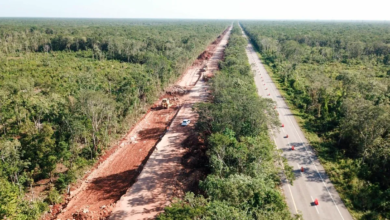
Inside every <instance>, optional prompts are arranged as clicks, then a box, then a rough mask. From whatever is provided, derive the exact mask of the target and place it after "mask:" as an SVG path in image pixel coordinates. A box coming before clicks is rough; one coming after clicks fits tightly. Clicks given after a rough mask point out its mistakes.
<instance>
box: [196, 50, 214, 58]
mask: <svg viewBox="0 0 390 220" xmlns="http://www.w3.org/2000/svg"><path fill="white" fill-rule="evenodd" d="M212 56H213V54H212V53H211V52H210V51H208V50H206V51H203V53H201V54H200V55H199V56H198V59H199V60H209V59H210V58H211V57H212Z"/></svg>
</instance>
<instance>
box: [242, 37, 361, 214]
mask: <svg viewBox="0 0 390 220" xmlns="http://www.w3.org/2000/svg"><path fill="white" fill-rule="evenodd" d="M243 34H244V33H243ZM244 36H245V34H244ZM245 37H246V36H245ZM246 53H247V56H248V59H249V63H250V64H251V65H252V69H253V71H254V72H255V83H256V87H257V90H258V94H259V95H260V96H262V97H265V98H271V99H272V100H274V101H275V102H276V103H277V107H276V110H277V111H278V112H279V119H280V121H281V123H282V124H283V125H284V127H281V128H280V129H279V131H274V135H273V137H274V141H275V143H276V146H277V148H278V149H281V150H282V152H283V153H282V156H284V157H286V158H287V160H288V164H289V165H290V166H292V167H293V168H294V172H295V176H296V180H295V181H294V183H293V185H291V184H290V183H288V182H287V181H284V182H283V191H284V194H285V197H286V201H287V204H288V207H289V209H290V212H291V213H293V214H295V213H299V212H301V213H302V215H303V219H305V220H308V219H310V220H311V219H329V220H338V219H340V220H350V219H353V218H352V216H351V214H350V213H349V211H348V210H347V208H346V207H345V205H344V203H343V202H342V200H341V199H340V196H339V194H338V193H337V192H336V190H335V188H334V186H333V184H332V183H331V182H330V180H329V178H328V176H327V175H326V173H325V170H324V168H323V167H322V166H321V164H320V163H319V161H318V158H317V156H316V155H315V153H314V152H313V150H312V148H311V147H310V146H309V143H308V141H307V140H306V139H305V136H304V135H303V133H302V131H301V129H300V127H299V125H298V123H297V122H296V120H295V118H294V116H293V114H292V113H291V111H290V110H289V108H288V106H287V105H286V103H285V101H284V100H283V98H282V96H281V95H280V93H279V91H278V90H277V88H276V86H275V84H274V83H273V81H272V79H271V77H270V76H269V75H268V73H267V71H266V70H265V68H264V66H263V64H262V63H261V61H260V59H259V58H258V56H257V54H256V52H255V50H254V48H253V46H252V45H251V44H250V42H249V41H248V45H247V47H246ZM286 135H288V137H287V138H286ZM292 146H294V148H295V149H294V150H292ZM301 167H303V168H304V172H301ZM315 199H318V202H319V204H318V205H315V204H314V200H315Z"/></svg>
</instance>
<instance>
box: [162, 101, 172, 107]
mask: <svg viewBox="0 0 390 220" xmlns="http://www.w3.org/2000/svg"><path fill="white" fill-rule="evenodd" d="M169 107H171V104H170V103H169V99H162V100H161V108H165V109H168V108H169Z"/></svg>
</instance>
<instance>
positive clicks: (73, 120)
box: [0, 18, 229, 219]
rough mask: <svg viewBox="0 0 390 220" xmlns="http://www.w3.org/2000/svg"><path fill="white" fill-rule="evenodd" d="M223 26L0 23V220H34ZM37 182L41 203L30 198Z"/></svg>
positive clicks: (164, 22)
mask: <svg viewBox="0 0 390 220" xmlns="http://www.w3.org/2000/svg"><path fill="white" fill-rule="evenodd" d="M228 25H229V22H227V21H205V20H202V21H197V20H185V21H179V20H138V19H134V20H131V19H122V20H121V19H38V18H37V19H32V18H30V19H27V18H26V19H22V18H21V19H16V18H15V19H10V18H9V19H8V18H2V19H0V186H1V187H0V219H4V218H6V219H38V218H39V216H40V214H41V213H42V212H44V211H47V210H48V205H52V204H55V203H58V202H61V194H62V193H64V192H65V191H66V190H67V187H68V186H69V184H70V183H72V182H73V181H75V179H76V178H79V177H80V170H82V169H83V168H84V167H88V166H91V165H92V164H94V162H95V161H96V159H97V158H98V157H99V156H101V155H102V154H103V153H104V152H105V150H107V149H108V148H109V147H110V146H112V144H113V143H115V141H116V140H118V139H119V138H120V137H121V136H122V135H123V134H124V133H126V132H127V131H128V129H129V128H130V127H131V126H132V125H134V123H135V122H136V121H137V119H139V117H140V116H141V115H142V114H143V113H145V111H146V109H147V108H148V107H149V106H150V105H151V104H152V103H153V102H154V101H155V100H156V99H157V97H158V96H159V95H160V94H161V92H162V91H163V89H164V88H165V87H167V86H168V85H169V84H171V83H173V82H175V80H176V79H177V78H178V77H179V76H180V74H181V73H183V71H184V70H185V69H186V68H187V67H188V66H189V65H191V64H192V62H193V61H194V60H195V59H196V58H197V56H198V55H199V54H200V53H201V52H202V51H203V50H204V49H205V48H206V47H207V45H209V44H210V43H211V42H212V41H214V40H215V39H216V38H217V36H218V35H220V34H221V33H222V32H223V31H224V30H225V29H226V27H227V26H228ZM59 168H62V169H59ZM59 170H61V172H60V171H59ZM82 174H83V173H81V175H82ZM42 179H50V183H51V184H50V187H49V189H48V193H47V195H46V196H44V197H42V196H40V195H34V194H32V192H31V191H32V190H33V186H34V185H35V183H36V182H38V181H39V180H42ZM26 192H29V195H30V196H26V194H25V193H26Z"/></svg>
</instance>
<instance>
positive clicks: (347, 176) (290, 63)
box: [242, 21, 390, 219]
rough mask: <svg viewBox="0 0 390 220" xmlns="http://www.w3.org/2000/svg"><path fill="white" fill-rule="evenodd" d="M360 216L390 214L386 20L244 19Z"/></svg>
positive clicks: (388, 27) (389, 85)
mask: <svg viewBox="0 0 390 220" xmlns="http://www.w3.org/2000/svg"><path fill="white" fill-rule="evenodd" d="M242 26H243V28H244V30H245V32H246V33H247V34H248V36H249V37H250V39H251V41H252V42H253V44H254V45H255V46H256V47H257V50H258V52H259V53H260V56H261V58H262V60H263V61H264V62H265V64H266V65H267V66H268V67H269V68H270V70H271V72H272V74H273V77H274V79H275V80H276V81H277V82H278V84H279V86H280V87H281V88H282V89H283V91H284V93H285V94H286V98H287V100H288V101H289V102H290V104H291V105H292V106H293V107H294V108H296V109H297V110H298V112H299V114H297V116H298V117H300V118H301V119H302V121H303V127H304V129H305V131H306V136H308V137H309V139H310V142H311V144H312V145H313V147H314V148H315V150H316V151H317V154H318V156H319V157H320V160H321V163H322V164H323V165H324V167H325V169H326V171H327V173H328V175H329V176H330V179H331V180H332V183H334V184H335V186H336V188H337V191H338V192H339V193H340V196H341V197H342V199H343V201H344V203H345V204H346V206H347V207H348V209H349V210H350V211H351V213H352V214H353V215H354V217H355V218H357V219H389V218H390V23H388V22H303V21H302V22H298V21H245V22H242Z"/></svg>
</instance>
